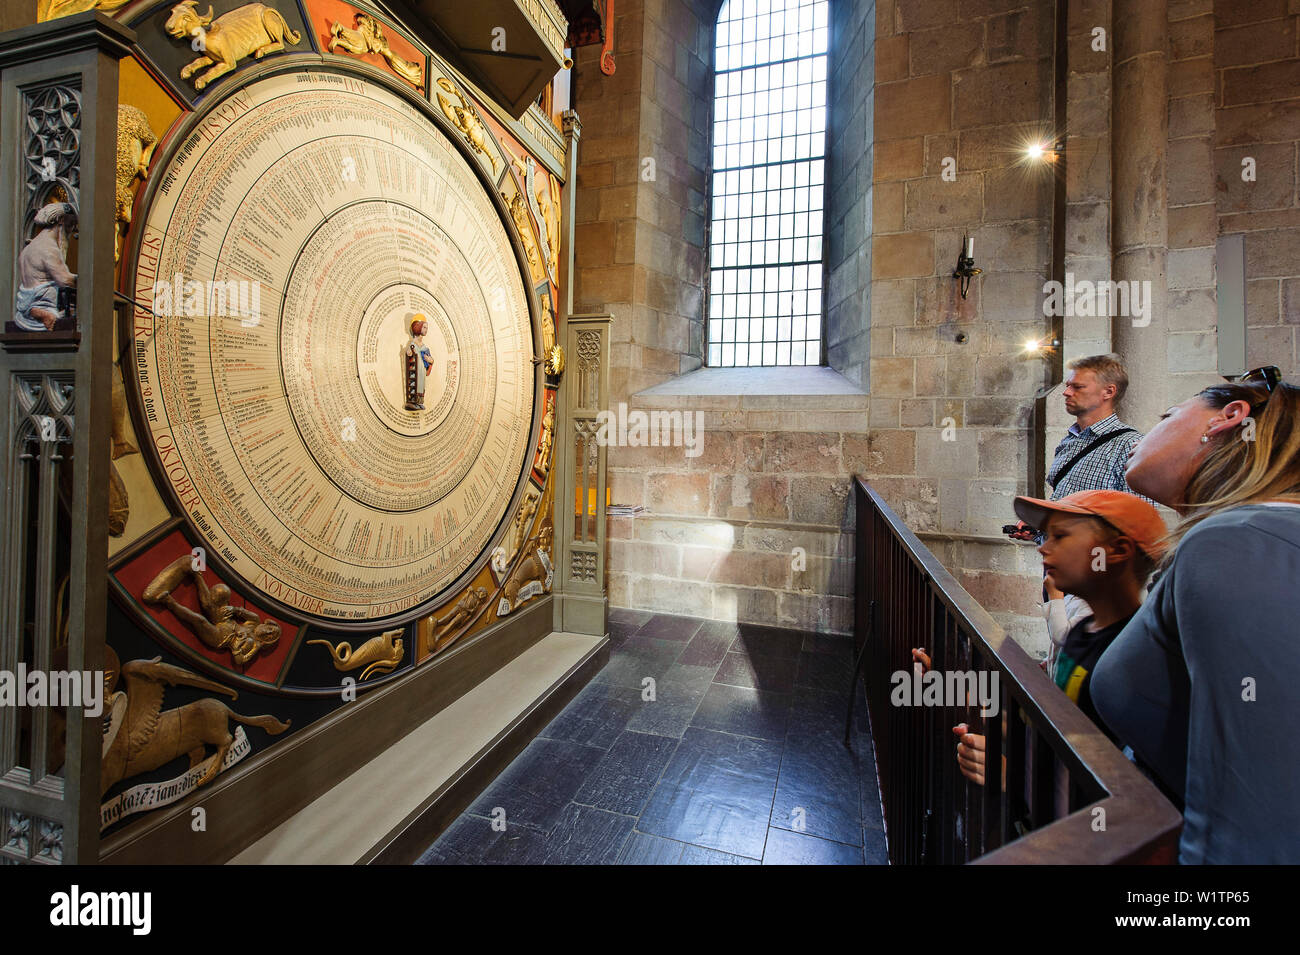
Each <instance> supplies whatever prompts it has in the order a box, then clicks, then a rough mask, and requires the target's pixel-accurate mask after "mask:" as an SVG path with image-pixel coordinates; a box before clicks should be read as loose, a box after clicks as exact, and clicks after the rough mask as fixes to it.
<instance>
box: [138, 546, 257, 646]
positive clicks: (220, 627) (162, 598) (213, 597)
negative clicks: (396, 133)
mask: <svg viewBox="0 0 1300 955" xmlns="http://www.w3.org/2000/svg"><path fill="white" fill-rule="evenodd" d="M193 560H194V559H193V557H191V556H190V555H189V554H183V555H182V556H180V557H178V558H176V559H175V560H174V561H172V562H171V563H170V564H168V565H167V566H166V567H164V568H163V569H162V570H161V571H159V572H158V576H157V577H155V578H154V579H153V580H152V581H150V583H149V586H148V587H146V588H145V589H144V593H143V594H141V597H142V598H143V599H144V601H145V602H146V603H151V604H162V605H163V606H165V607H166V608H167V609H168V610H170V611H171V612H172V613H174V614H175V615H176V616H177V618H178V619H179V620H180V621H181V622H182V623H183V624H185V626H187V627H189V628H190V629H191V630H192V631H194V635H195V636H197V637H198V638H199V639H200V640H202V641H203V643H204V645H205V646H208V647H211V648H212V649H213V650H229V651H230V656H231V659H233V660H234V662H235V663H236V664H237V665H238V666H247V665H248V664H249V663H251V662H252V661H253V659H254V658H255V657H256V656H257V655H258V654H259V653H261V652H262V651H263V650H265V649H267V648H269V647H273V646H275V645H276V644H277V643H279V641H280V625H279V624H278V623H276V622H275V621H274V620H267V621H266V622H265V623H263V622H262V620H261V619H260V618H259V617H258V616H257V614H255V613H253V611H251V610H249V609H248V608H246V607H232V606H231V605H230V588H229V587H227V586H226V585H225V584H217V585H216V586H215V587H212V588H211V589H209V587H208V584H207V581H205V580H204V579H203V572H202V571H199V570H196V569H195V568H194V564H193ZM186 577H190V578H192V579H193V580H194V587H195V589H196V590H198V594H199V606H200V607H201V608H202V609H203V613H201V614H199V613H195V612H194V611H193V610H191V609H190V608H189V607H186V606H184V605H183V604H181V603H180V602H179V601H177V600H176V598H175V597H173V596H172V592H173V591H174V590H175V589H176V588H177V587H179V586H180V585H181V584H182V583H183V582H184V581H185V578H186Z"/></svg>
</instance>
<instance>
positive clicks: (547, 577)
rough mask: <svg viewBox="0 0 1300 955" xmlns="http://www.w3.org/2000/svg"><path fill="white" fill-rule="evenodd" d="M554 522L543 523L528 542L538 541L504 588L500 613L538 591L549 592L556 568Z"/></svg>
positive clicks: (539, 592) (521, 603) (521, 602)
mask: <svg viewBox="0 0 1300 955" xmlns="http://www.w3.org/2000/svg"><path fill="white" fill-rule="evenodd" d="M552 537H553V533H552V528H551V525H550V524H549V523H548V524H544V525H542V529H541V532H540V533H539V534H538V535H537V536H536V537H534V538H531V539H530V541H529V543H530V544H535V545H536V546H535V547H533V548H532V551H531V553H529V555H528V556H527V557H525V558H524V559H523V560H521V561H520V562H519V566H518V567H516V568H515V570H514V573H512V574H511V575H510V579H509V580H507V581H506V583H505V586H504V587H502V588H501V600H500V602H499V603H498V604H497V616H498V617H504V616H506V615H507V614H509V613H511V612H512V611H514V610H516V609H517V608H518V607H520V606H522V605H523V604H524V603H526V602H527V601H529V600H531V599H532V598H533V597H536V596H538V595H539V594H543V593H549V592H550V589H551V580H552V578H553V574H554V570H553V568H552V566H551V554H550V551H551V542H552Z"/></svg>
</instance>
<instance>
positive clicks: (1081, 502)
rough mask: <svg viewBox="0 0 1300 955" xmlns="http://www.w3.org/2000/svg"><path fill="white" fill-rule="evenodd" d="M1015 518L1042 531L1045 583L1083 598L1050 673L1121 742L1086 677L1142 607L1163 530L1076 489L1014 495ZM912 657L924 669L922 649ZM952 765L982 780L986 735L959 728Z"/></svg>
mask: <svg viewBox="0 0 1300 955" xmlns="http://www.w3.org/2000/svg"><path fill="white" fill-rule="evenodd" d="M1015 508H1016V515H1017V516H1018V517H1019V518H1020V519H1021V520H1023V521H1024V522H1025V523H1026V524H1028V525H1029V526H1031V527H1036V528H1038V529H1039V530H1040V531H1043V532H1044V534H1045V539H1044V540H1043V543H1042V544H1041V545H1040V546H1039V548H1038V552H1039V553H1040V554H1041V555H1042V557H1043V570H1044V572H1045V574H1046V579H1047V582H1048V584H1049V585H1052V586H1054V587H1055V588H1056V589H1058V590H1060V591H1062V592H1064V593H1067V594H1074V595H1075V596H1077V597H1080V598H1082V599H1083V600H1085V601H1086V602H1087V603H1088V606H1089V607H1091V608H1092V615H1091V616H1088V617H1084V618H1083V619H1082V620H1079V621H1077V622H1076V623H1075V624H1074V626H1073V627H1071V629H1070V632H1069V633H1068V634H1067V635H1066V638H1065V643H1064V644H1063V645H1062V647H1061V649H1060V652H1059V653H1058V654H1057V659H1056V663H1055V666H1054V668H1053V670H1052V672H1051V673H1049V674H1048V675H1049V676H1050V677H1051V678H1052V680H1053V682H1054V683H1055V684H1056V685H1057V686H1058V687H1060V688H1061V689H1062V690H1063V691H1064V692H1065V694H1066V695H1067V696H1068V697H1069V698H1070V699H1071V700H1073V701H1074V702H1075V703H1076V704H1078V706H1079V708H1080V709H1081V710H1083V712H1084V713H1086V714H1087V715H1088V718H1089V719H1091V720H1092V721H1093V722H1094V723H1095V724H1097V726H1098V727H1099V728H1100V729H1101V730H1102V731H1103V732H1105V733H1106V735H1107V736H1109V737H1110V738H1111V740H1112V741H1114V742H1116V744H1117V745H1119V741H1118V740H1116V738H1115V736H1114V735H1113V734H1112V733H1111V732H1110V730H1109V729H1108V728H1107V727H1106V725H1105V723H1104V722H1103V721H1102V719H1101V717H1100V716H1098V714H1097V710H1096V708H1095V707H1094V706H1093V705H1092V696H1091V694H1090V693H1089V691H1088V688H1089V683H1090V681H1091V677H1092V672H1093V670H1094V668H1095V667H1096V664H1097V660H1098V658H1099V657H1100V656H1101V654H1102V652H1103V651H1105V649H1106V648H1107V647H1108V646H1110V644H1111V641H1113V640H1114V639H1115V638H1116V637H1117V636H1119V632H1120V631H1121V630H1123V629H1124V626H1125V624H1127V623H1128V622H1129V620H1130V619H1131V618H1132V617H1133V614H1135V613H1137V610H1138V607H1140V606H1141V604H1142V589H1143V587H1144V586H1145V585H1146V582H1147V578H1148V577H1149V576H1150V574H1151V570H1152V568H1153V567H1154V566H1155V564H1156V562H1157V561H1158V560H1159V559H1160V556H1161V554H1162V553H1163V549H1162V544H1161V541H1162V540H1163V539H1164V537H1165V525H1164V521H1163V520H1161V518H1160V514H1159V513H1158V512H1157V511H1156V509H1155V508H1154V507H1152V506H1151V505H1150V504H1148V503H1147V502H1146V501H1144V500H1142V499H1141V498H1139V497H1137V496H1136V495H1134V494H1128V493H1126V492H1124V491H1111V490H1094V491H1079V492H1078V493H1075V494H1070V495H1067V496H1066V497H1063V498H1061V499H1060V500H1058V501H1046V500H1040V499H1038V498H1031V497H1018V498H1016V501H1015ZM912 655H913V659H915V660H918V661H920V662H921V663H922V664H923V665H925V666H927V667H928V666H929V659H928V658H927V657H926V655H925V654H924V652H923V651H918V650H914V651H913V652H912ZM953 732H954V733H955V734H956V735H957V737H958V744H957V763H958V766H959V767H960V768H961V772H962V775H963V776H965V777H966V778H967V779H969V780H970V781H971V782H974V783H978V784H980V785H983V783H984V737H983V736H982V735H980V734H977V733H971V732H970V728H969V727H968V726H967V725H966V724H965V723H961V724H959V725H957V726H954V727H953Z"/></svg>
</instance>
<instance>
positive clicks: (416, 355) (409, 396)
mask: <svg viewBox="0 0 1300 955" xmlns="http://www.w3.org/2000/svg"><path fill="white" fill-rule="evenodd" d="M428 331H429V323H428V322H427V321H425V318H424V316H423V315H416V316H415V318H414V319H412V321H411V340H410V341H409V342H407V343H406V348H405V349H403V352H402V357H403V358H404V359H405V362H406V379H405V380H406V410H407V411H423V410H424V383H425V378H426V377H427V376H428V374H429V371H430V370H431V369H432V368H433V352H432V351H431V350H430V348H429V346H428V345H426V344H425V343H424V336H425V335H426V334H427V333H428Z"/></svg>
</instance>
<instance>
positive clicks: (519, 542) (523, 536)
mask: <svg viewBox="0 0 1300 955" xmlns="http://www.w3.org/2000/svg"><path fill="white" fill-rule="evenodd" d="M538 500H539V498H537V497H536V496H529V497H527V498H525V499H524V502H523V504H521V505H520V507H519V511H518V512H517V513H516V514H515V520H514V540H513V542H512V543H511V545H510V553H509V554H507V555H506V559H505V561H504V562H503V564H502V566H503V569H504V568H505V567H509V566H510V564H511V563H512V562H513V561H514V559H515V555H516V554H518V553H519V548H520V547H523V546H524V541H526V540H527V539H528V527H529V525H530V524H531V523H532V520H533V515H534V514H536V513H537V502H538Z"/></svg>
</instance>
